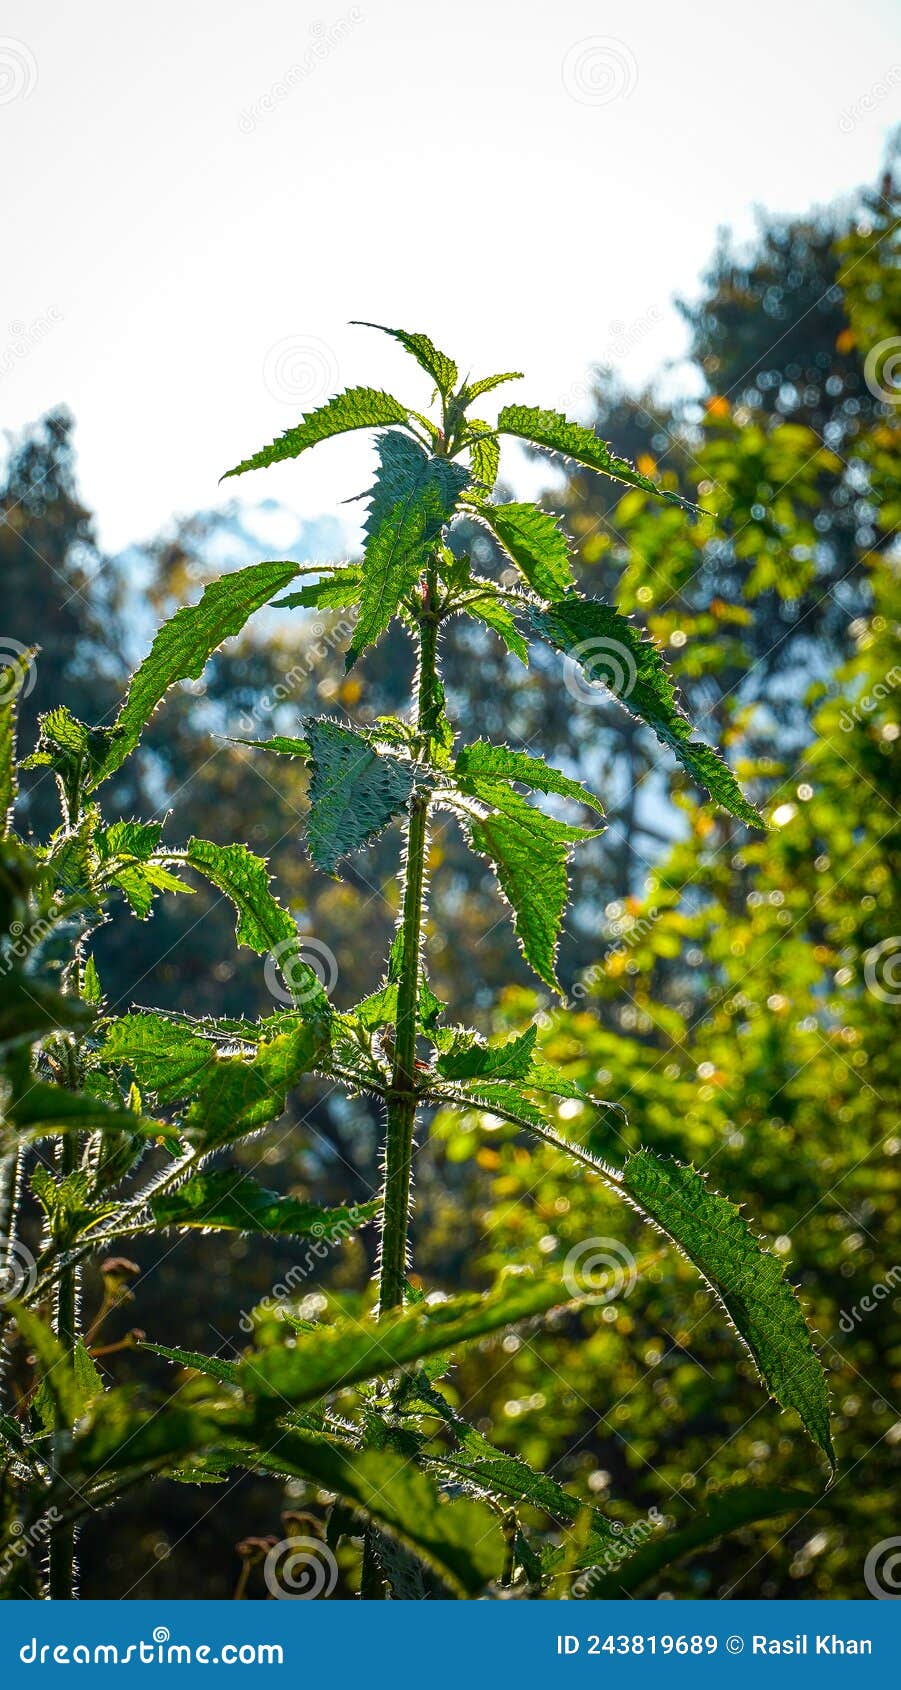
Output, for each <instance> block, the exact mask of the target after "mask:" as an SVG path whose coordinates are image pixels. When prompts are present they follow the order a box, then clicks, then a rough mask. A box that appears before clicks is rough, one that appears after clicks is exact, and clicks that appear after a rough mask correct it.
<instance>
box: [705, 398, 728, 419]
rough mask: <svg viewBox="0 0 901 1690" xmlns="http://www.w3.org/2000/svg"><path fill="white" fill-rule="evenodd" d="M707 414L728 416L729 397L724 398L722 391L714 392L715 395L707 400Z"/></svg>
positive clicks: (710, 415)
mask: <svg viewBox="0 0 901 1690" xmlns="http://www.w3.org/2000/svg"><path fill="white" fill-rule="evenodd" d="M707 415H708V416H709V417H728V415H729V401H728V399H724V398H723V396H722V394H721V393H714V395H713V397H712V398H711V399H708V401H707Z"/></svg>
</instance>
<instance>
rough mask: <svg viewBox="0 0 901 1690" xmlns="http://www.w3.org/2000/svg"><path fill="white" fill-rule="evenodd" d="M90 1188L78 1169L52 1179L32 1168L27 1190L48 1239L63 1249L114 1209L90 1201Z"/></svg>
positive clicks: (42, 1170)
mask: <svg viewBox="0 0 901 1690" xmlns="http://www.w3.org/2000/svg"><path fill="white" fill-rule="evenodd" d="M134 1119H135V1117H134V1116H132V1121H133V1122H134ZM91 1186H92V1176H91V1175H90V1174H89V1173H87V1172H85V1170H84V1169H82V1168H77V1169H75V1170H74V1171H73V1172H72V1173H69V1174H66V1175H65V1176H64V1177H62V1178H54V1176H53V1174H51V1173H50V1172H49V1170H48V1169H47V1168H35V1170H34V1173H33V1174H32V1176H31V1189H32V1191H33V1192H34V1194H35V1197H36V1198H37V1199H38V1202H39V1203H40V1205H41V1208H42V1209H43V1211H44V1213H45V1215H46V1216H47V1226H48V1230H49V1232H50V1237H51V1238H52V1240H53V1242H54V1244H57V1245H59V1246H60V1247H61V1248H63V1249H68V1247H69V1246H70V1245H71V1244H73V1243H74V1242H75V1239H76V1238H78V1237H80V1236H81V1235H82V1234H84V1233H87V1232H90V1231H91V1228H92V1227H96V1226H99V1225H100V1223H101V1221H103V1220H105V1218H106V1216H107V1215H109V1214H112V1213H113V1211H114V1210H115V1208H116V1204H115V1203H100V1202H97V1201H96V1200H94V1201H92V1200H91Z"/></svg>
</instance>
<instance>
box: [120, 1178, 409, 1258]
mask: <svg viewBox="0 0 901 1690" xmlns="http://www.w3.org/2000/svg"><path fill="white" fill-rule="evenodd" d="M379 1208H380V1204H379V1203H378V1202H373V1203H362V1204H359V1205H357V1206H354V1207H351V1208H347V1207H340V1208H332V1209H323V1208H321V1207H320V1206H319V1204H318V1203H302V1202H300V1201H299V1200H298V1199H297V1198H295V1197H282V1196H280V1195H279V1193H278V1192H277V1191H267V1190H266V1189H265V1187H264V1186H262V1185H259V1184H258V1183H257V1181H256V1180H253V1179H251V1178H250V1177H249V1176H248V1175H247V1174H245V1173H243V1172H242V1170H241V1169H240V1168H237V1169H234V1168H228V1169H225V1168H223V1169H213V1170H211V1171H208V1172H205V1173H200V1174H195V1175H194V1176H193V1178H192V1179H189V1180H186V1181H185V1183H184V1185H180V1186H179V1187H178V1189H177V1190H176V1191H166V1192H161V1193H160V1195H159V1196H158V1197H151V1199H150V1210H151V1213H152V1215H153V1218H154V1220H155V1221H156V1222H157V1223H158V1225H159V1226H175V1227H178V1228H179V1229H181V1228H188V1227H202V1228H203V1229H204V1231H209V1232H266V1233H270V1234H273V1235H278V1234H286V1235H288V1236H290V1237H292V1238H318V1239H322V1240H323V1241H324V1243H325V1244H327V1245H331V1244H336V1243H340V1242H342V1241H343V1239H344V1238H345V1237H346V1236H347V1234H348V1233H350V1232H352V1231H353V1230H354V1229H355V1228H356V1227H358V1226H364V1225H365V1224H366V1222H367V1221H370V1220H372V1219H373V1217H374V1216H375V1215H377V1214H378V1212H379Z"/></svg>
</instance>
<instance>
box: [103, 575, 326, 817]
mask: <svg viewBox="0 0 901 1690" xmlns="http://www.w3.org/2000/svg"><path fill="white" fill-rule="evenodd" d="M296 574H297V565H296V563H254V564H251V565H250V566H249V567H248V568H247V569H237V570H235V572H234V574H232V575H224V576H223V577H222V579H221V580H219V581H213V582H212V583H211V585H210V586H209V587H207V588H206V590H205V592H204V594H203V597H202V598H201V600H200V602H199V604H196V605H184V606H183V607H182V609H181V610H177V611H176V612H175V615H174V616H173V617H171V619H170V620H169V621H168V622H164V624H163V626H162V628H160V630H159V633H158V634H157V636H156V638H155V640H154V642H153V645H152V646H151V648H150V652H149V655H148V656H147V657H145V659H144V662H143V663H142V664H141V666H140V668H139V669H138V670H137V671H136V673H135V674H134V675H132V678H131V682H130V684H129V688H128V693H127V695H126V698H125V702H124V704H123V705H122V708H121V709H120V711H119V714H118V716H117V718H116V721H115V723H114V724H113V738H112V743H111V744H110V747H109V750H108V751H107V754H106V756H105V758H104V760H103V762H102V764H101V766H100V768H99V770H98V771H97V772H96V774H95V775H94V778H93V780H92V781H91V786H92V787H94V786H98V785H99V784H100V782H101V781H102V780H106V779H107V778H108V776H109V775H111V774H114V773H115V771H116V770H117V769H118V768H119V767H120V765H121V764H122V763H124V761H125V759H126V757H127V756H128V754H129V752H131V751H133V750H134V748H135V746H136V745H137V743H138V741H139V739H140V737H141V733H142V731H143V729H144V728H145V727H146V725H147V723H148V722H149V720H150V718H151V716H152V715H153V712H154V710H155V709H156V707H157V705H158V704H159V702H160V700H161V699H162V698H163V697H164V695H165V694H166V692H168V690H169V688H170V687H171V686H173V685H174V683H175V682H176V681H183V680H187V679H188V678H191V679H193V680H197V679H198V677H199V676H200V675H201V674H202V673H203V670H204V666H205V664H206V662H207V660H208V658H210V657H211V656H212V653H213V652H214V651H215V650H216V647H217V646H220V645H221V644H222V641H223V640H227V639H229V638H230V637H231V636H232V635H233V634H239V633H240V632H241V629H242V628H243V627H244V624H245V622H246V621H247V620H248V618H249V617H251V616H252V615H253V613H254V611H255V610H259V609H260V608H261V607H262V606H263V605H264V604H268V603H269V600H270V599H271V598H272V597H273V596H274V594H275V593H277V592H280V591H281V589H282V588H283V587H286V586H287V584H288V582H289V581H292V580H293V579H294V576H295V575H296Z"/></svg>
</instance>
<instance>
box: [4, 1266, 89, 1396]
mask: <svg viewBox="0 0 901 1690" xmlns="http://www.w3.org/2000/svg"><path fill="white" fill-rule="evenodd" d="M6 1307H7V1309H8V1311H9V1313H10V1314H11V1315H12V1317H13V1319H14V1321H15V1323H16V1326H17V1327H18V1329H19V1333H20V1334H21V1336H22V1338H23V1339H24V1341H25V1343H26V1344H27V1346H28V1348H29V1350H31V1351H33V1353H34V1358H35V1363H36V1366H37V1371H38V1374H39V1375H40V1380H41V1385H40V1387H39V1393H40V1391H43V1392H44V1393H45V1397H44V1403H45V1406H44V1409H43V1412H42V1413H41V1418H42V1421H43V1424H44V1425H45V1426H50V1425H52V1424H53V1419H54V1415H53V1412H52V1411H53V1410H54V1409H55V1410H56V1413H57V1414H58V1416H59V1418H60V1420H61V1421H62V1423H63V1424H64V1425H65V1426H70V1427H71V1426H74V1424H75V1422H76V1420H77V1419H78V1418H79V1416H80V1415H81V1413H82V1409H83V1396H82V1391H81V1389H80V1388H79V1385H78V1383H77V1381H76V1378H75V1369H74V1367H73V1365H72V1357H71V1356H70V1355H68V1354H67V1353H66V1351H65V1350H64V1349H63V1346H62V1344H61V1343H60V1341H59V1339H58V1338H57V1336H56V1334H55V1333H54V1331H53V1329H52V1327H51V1326H50V1325H49V1324H48V1322H47V1321H45V1320H42V1319H41V1317H40V1315H38V1314H35V1312H34V1310H33V1309H30V1308H27V1307H26V1305H25V1304H24V1303H20V1302H17V1301H16V1300H15V1299H13V1298H9V1299H8V1300H7V1303H6Z"/></svg>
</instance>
